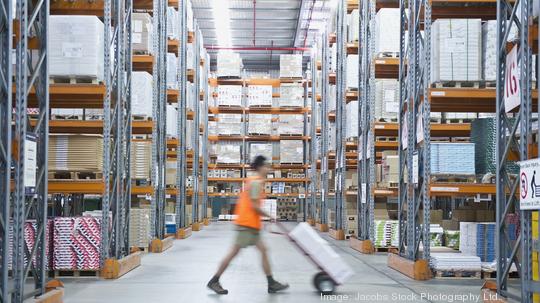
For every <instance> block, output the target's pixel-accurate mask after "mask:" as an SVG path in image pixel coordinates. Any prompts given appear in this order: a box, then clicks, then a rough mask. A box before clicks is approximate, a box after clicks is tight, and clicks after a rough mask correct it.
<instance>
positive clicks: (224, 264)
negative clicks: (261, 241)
mask: <svg viewBox="0 0 540 303" xmlns="http://www.w3.org/2000/svg"><path fill="white" fill-rule="evenodd" d="M240 249H241V247H240V246H238V244H234V245H233V247H232V249H231V251H230V252H229V253H228V254H227V256H226V257H225V259H223V261H221V264H220V265H219V268H218V271H217V272H216V276H217V277H220V276H221V275H222V274H223V273H224V272H225V270H226V269H227V267H229V264H231V261H232V260H233V259H234V257H236V255H238V253H239V252H240Z"/></svg>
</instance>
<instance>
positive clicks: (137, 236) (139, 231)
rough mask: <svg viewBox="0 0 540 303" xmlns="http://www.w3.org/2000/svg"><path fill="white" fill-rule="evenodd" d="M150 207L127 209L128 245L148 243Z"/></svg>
mask: <svg viewBox="0 0 540 303" xmlns="http://www.w3.org/2000/svg"><path fill="white" fill-rule="evenodd" d="M150 233H151V231H150V209H143V208H131V209H130V211H129V247H141V248H143V247H144V248H146V247H148V245H150V241H151V239H152V235H151V234H150Z"/></svg>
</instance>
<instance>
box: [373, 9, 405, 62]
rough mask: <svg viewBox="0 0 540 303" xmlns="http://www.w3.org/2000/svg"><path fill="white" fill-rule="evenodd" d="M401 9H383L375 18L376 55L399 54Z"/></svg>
mask: <svg viewBox="0 0 540 303" xmlns="http://www.w3.org/2000/svg"><path fill="white" fill-rule="evenodd" d="M400 20H401V18H400V14H399V8H381V9H380V10H379V11H378V12H377V16H376V17H375V53H377V54H381V53H399V30H400Z"/></svg>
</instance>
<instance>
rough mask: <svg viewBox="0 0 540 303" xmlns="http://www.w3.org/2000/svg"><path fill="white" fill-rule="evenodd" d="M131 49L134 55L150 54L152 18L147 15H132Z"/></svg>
mask: <svg viewBox="0 0 540 303" xmlns="http://www.w3.org/2000/svg"><path fill="white" fill-rule="evenodd" d="M132 16H133V17H132V34H131V47H132V49H133V52H134V53H145V54H146V53H148V54H152V52H153V45H152V34H153V30H152V16H150V14H147V13H133V15H132Z"/></svg>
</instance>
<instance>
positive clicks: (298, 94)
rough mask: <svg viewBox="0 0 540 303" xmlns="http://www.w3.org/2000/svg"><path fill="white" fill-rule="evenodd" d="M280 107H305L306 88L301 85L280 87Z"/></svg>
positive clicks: (289, 84) (286, 84)
mask: <svg viewBox="0 0 540 303" xmlns="http://www.w3.org/2000/svg"><path fill="white" fill-rule="evenodd" d="M279 106H280V107H282V106H287V107H303V106H304V87H303V86H302V84H301V83H283V84H281V86H280V98H279Z"/></svg>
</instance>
